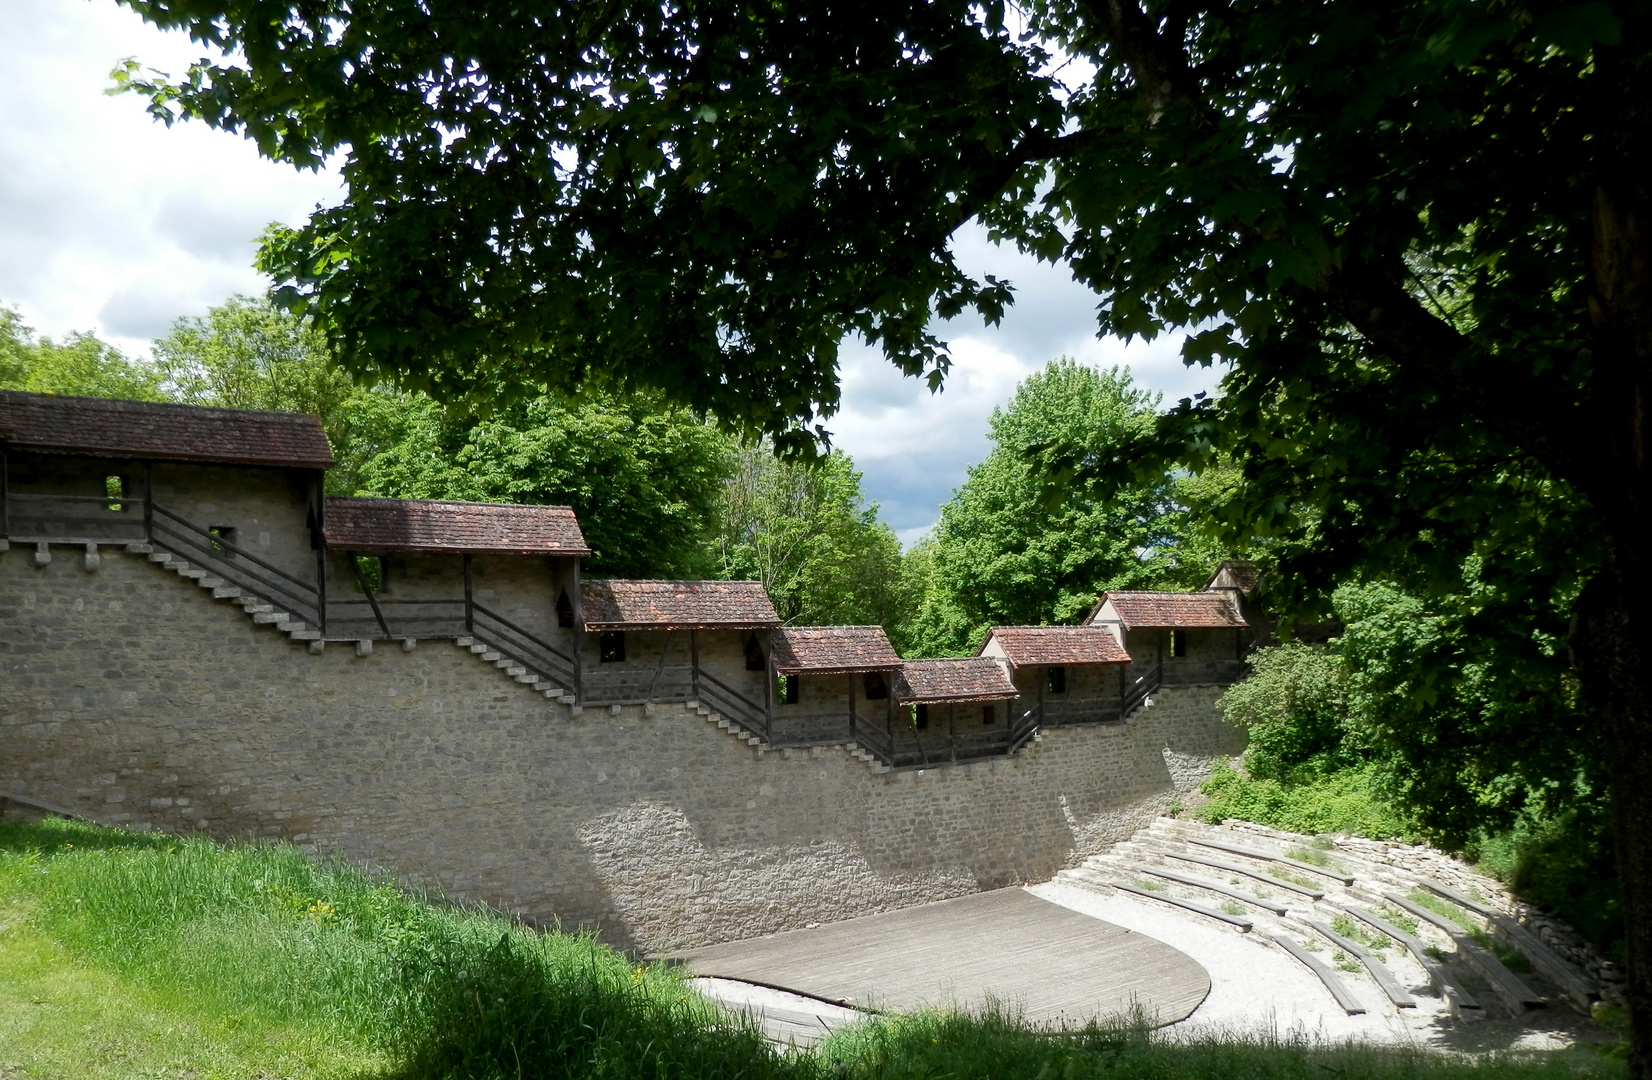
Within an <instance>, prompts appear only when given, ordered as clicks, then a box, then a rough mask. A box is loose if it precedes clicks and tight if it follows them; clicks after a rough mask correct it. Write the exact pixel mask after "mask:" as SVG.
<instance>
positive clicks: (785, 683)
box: [780, 675, 803, 705]
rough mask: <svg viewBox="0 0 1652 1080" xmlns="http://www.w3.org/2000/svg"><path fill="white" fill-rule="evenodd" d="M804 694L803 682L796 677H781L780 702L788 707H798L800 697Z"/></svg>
mask: <svg viewBox="0 0 1652 1080" xmlns="http://www.w3.org/2000/svg"><path fill="white" fill-rule="evenodd" d="M802 693H803V680H802V679H801V678H799V677H798V676H796V675H782V676H780V700H781V701H783V702H785V703H786V704H787V705H796V704H797V699H798V697H799V696H800V695H801V694H802Z"/></svg>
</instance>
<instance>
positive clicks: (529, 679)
mask: <svg viewBox="0 0 1652 1080" xmlns="http://www.w3.org/2000/svg"><path fill="white" fill-rule="evenodd" d="M511 678H513V679H515V680H516V681H517V682H519V683H521V684H522V685H523V686H530V685H532V684H533V683H536V682H538V681H539V680H538V679H536V678H534V676H532V675H529V674H528V673H527V672H526V671H524V672H522V674H520V675H512V676H511Z"/></svg>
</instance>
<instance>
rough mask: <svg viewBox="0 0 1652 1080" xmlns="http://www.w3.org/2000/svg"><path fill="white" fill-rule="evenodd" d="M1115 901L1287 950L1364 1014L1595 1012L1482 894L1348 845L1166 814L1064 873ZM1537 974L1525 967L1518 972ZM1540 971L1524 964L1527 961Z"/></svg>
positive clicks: (1571, 977) (1592, 990)
mask: <svg viewBox="0 0 1652 1080" xmlns="http://www.w3.org/2000/svg"><path fill="white" fill-rule="evenodd" d="M1057 880H1058V881H1061V882H1064V883H1067V884H1069V885H1074V886H1077V887H1080V888H1084V889H1088V890H1092V891H1095V892H1098V893H1101V894H1104V895H1105V894H1115V895H1122V896H1125V897H1128V898H1130V899H1131V900H1133V901H1136V902H1140V903H1146V904H1152V905H1155V906H1160V907H1165V908H1169V909H1172V910H1173V911H1174V912H1176V913H1177V914H1179V915H1182V916H1185V917H1186V918H1187V919H1190V920H1194V921H1197V922H1200V923H1203V924H1205V925H1208V926H1214V927H1219V928H1221V929H1223V930H1226V931H1229V932H1235V933H1241V934H1246V935H1248V936H1249V937H1250V938H1251V939H1252V940H1255V941H1256V942H1257V943H1258V944H1259V945H1261V946H1262V947H1266V948H1275V949H1282V950H1283V951H1285V952H1286V953H1288V954H1290V955H1291V956H1292V957H1293V958H1295V959H1296V960H1297V961H1299V962H1300V963H1302V964H1303V965H1304V966H1305V967H1307V968H1309V970H1310V971H1312V972H1313V973H1314V975H1315V976H1316V977H1317V978H1318V979H1319V981H1320V982H1321V983H1322V984H1323V985H1324V987H1325V989H1326V991H1327V992H1328V993H1329V994H1331V996H1332V997H1333V998H1334V999H1335V1000H1336V1002H1337V1004H1338V1005H1339V1006H1341V1007H1342V1008H1343V1009H1344V1010H1345V1011H1347V1012H1348V1013H1349V1014H1350V1015H1352V1014H1355V1013H1359V1012H1366V1011H1371V1010H1378V1011H1383V1012H1389V1013H1392V1012H1393V1011H1394V1010H1400V1009H1410V1008H1414V1007H1415V1006H1416V1001H1415V999H1414V998H1413V997H1412V996H1411V995H1412V994H1413V993H1423V994H1429V995H1431V996H1435V997H1438V998H1441V999H1443V1004H1444V1005H1445V1007H1446V1009H1447V1010H1448V1011H1449V1012H1450V1013H1451V1014H1452V1015H1454V1016H1457V1017H1459V1018H1462V1019H1476V1018H1478V1017H1481V1016H1484V1015H1486V1009H1487V1007H1488V1006H1496V1007H1498V1009H1499V1011H1500V1012H1502V1013H1506V1014H1508V1015H1510V1016H1519V1015H1521V1014H1522V1013H1524V1012H1526V1011H1527V1010H1529V1009H1533V1008H1539V1007H1542V1006H1544V1005H1547V1004H1549V1003H1550V1002H1551V1001H1555V1000H1563V1001H1565V1002H1567V1003H1569V1004H1571V1005H1572V1006H1573V1007H1575V1008H1577V1009H1578V1010H1579V1011H1581V1012H1584V1013H1585V1014H1587V1013H1588V1011H1589V1009H1590V1007H1591V1003H1592V1002H1593V1000H1594V999H1595V997H1597V996H1598V986H1595V985H1593V984H1592V983H1591V981H1590V980H1589V979H1588V978H1587V977H1586V976H1585V974H1584V973H1583V972H1582V971H1581V970H1580V969H1579V968H1577V967H1576V966H1575V965H1573V964H1571V963H1570V962H1569V961H1566V960H1565V959H1563V958H1561V957H1560V956H1559V955H1558V954H1556V953H1554V952H1553V951H1552V950H1550V949H1548V948H1547V946H1545V945H1544V944H1543V943H1542V942H1541V941H1539V940H1537V938H1536V937H1535V935H1532V934H1530V933H1529V932H1526V931H1524V930H1523V929H1522V928H1521V927H1519V926H1518V925H1517V924H1516V923H1515V922H1514V920H1513V919H1511V918H1509V917H1507V916H1506V914H1504V913H1502V912H1500V911H1498V910H1497V909H1496V908H1494V907H1493V906H1491V904H1490V903H1489V902H1488V901H1487V900H1485V899H1482V898H1475V897H1471V896H1467V895H1464V894H1463V893H1461V892H1458V891H1457V890H1455V889H1452V888H1451V887H1449V886H1447V885H1445V884H1443V883H1441V882H1439V881H1435V880H1432V879H1429V878H1426V877H1424V876H1422V875H1419V874H1415V873H1410V872H1408V871H1406V870H1404V869H1401V868H1399V867H1395V866H1391V865H1384V864H1382V863H1379V862H1376V861H1374V860H1372V859H1370V858H1367V857H1365V856H1364V855H1363V854H1362V853H1360V852H1358V851H1351V850H1347V849H1344V848H1339V847H1338V846H1337V845H1336V842H1335V841H1334V840H1330V841H1327V840H1322V839H1316V838H1314V837H1308V836H1300V835H1295V834H1289V833H1280V832H1275V831H1271V830H1270V831H1268V832H1267V834H1266V835H1261V834H1259V833H1258V832H1255V831H1251V830H1248V829H1247V830H1239V829H1235V828H1231V827H1228V826H1209V825H1203V824H1200V823H1197V822H1191V821H1181V820H1174V819H1170V818H1159V819H1158V820H1156V821H1155V822H1154V823H1153V824H1151V825H1149V826H1148V827H1147V828H1145V829H1142V830H1141V831H1139V832H1137V833H1136V834H1135V835H1134V836H1132V837H1131V838H1130V839H1129V840H1126V841H1123V842H1120V843H1118V844H1115V845H1113V847H1112V848H1111V849H1109V850H1108V851H1106V852H1104V853H1101V854H1098V855H1093V856H1091V857H1089V858H1087V859H1085V860H1084V862H1083V863H1082V864H1080V865H1079V866H1077V867H1074V868H1072V869H1069V870H1063V871H1062V872H1061V873H1060V874H1059V875H1057ZM1505 958H1507V959H1508V960H1509V961H1510V962H1511V963H1515V964H1516V966H1520V967H1522V968H1523V969H1525V968H1526V967H1527V965H1528V964H1529V970H1522V971H1521V972H1520V973H1516V972H1514V971H1511V970H1510V968H1509V965H1508V964H1506V963H1505V962H1504V959H1505ZM1522 960H1523V961H1525V962H1526V963H1521V962H1520V961H1522Z"/></svg>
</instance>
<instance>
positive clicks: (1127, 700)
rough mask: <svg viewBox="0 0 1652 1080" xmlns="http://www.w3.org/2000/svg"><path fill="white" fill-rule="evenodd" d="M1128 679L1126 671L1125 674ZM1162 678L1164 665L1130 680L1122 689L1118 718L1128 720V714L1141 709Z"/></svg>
mask: <svg viewBox="0 0 1652 1080" xmlns="http://www.w3.org/2000/svg"><path fill="white" fill-rule="evenodd" d="M1126 674H1127V677H1128V670H1127V672H1126ZM1163 676H1164V665H1163V664H1155V665H1153V667H1151V668H1149V669H1148V670H1146V671H1144V672H1142V673H1141V674H1140V675H1137V676H1136V677H1135V678H1134V679H1131V680H1130V681H1129V682H1128V683H1127V684H1126V685H1125V688H1124V697H1123V699H1122V700H1121V701H1120V702H1119V718H1120V719H1122V720H1128V719H1129V718H1130V714H1131V713H1133V712H1135V711H1136V710H1137V709H1139V708H1141V707H1142V705H1143V704H1145V703H1146V701H1147V698H1148V696H1149V695H1151V694H1152V693H1153V692H1154V691H1156V690H1158V688H1159V685H1160V681H1161V680H1162V678H1163Z"/></svg>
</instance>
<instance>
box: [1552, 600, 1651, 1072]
mask: <svg viewBox="0 0 1652 1080" xmlns="http://www.w3.org/2000/svg"><path fill="white" fill-rule="evenodd" d="M1641 591H1644V590H1633V589H1631V590H1626V589H1624V588H1623V587H1622V585H1621V579H1620V578H1619V577H1618V575H1617V574H1615V573H1613V572H1612V570H1611V569H1610V568H1609V569H1607V570H1605V571H1603V572H1602V573H1601V574H1599V575H1598V576H1597V577H1595V579H1594V580H1593V581H1591V582H1590V583H1589V584H1588V586H1587V587H1586V588H1585V589H1584V591H1583V595H1582V596H1581V597H1579V599H1578V602H1577V605H1576V606H1575V608H1574V610H1573V619H1572V632H1571V648H1572V660H1573V663H1574V664H1575V665H1576V666H1577V669H1578V673H1579V674H1580V675H1581V676H1582V678H1583V685H1584V688H1585V691H1586V693H1587V694H1588V697H1589V699H1590V702H1591V703H1592V704H1593V705H1594V706H1595V707H1596V708H1597V709H1598V710H1599V712H1600V715H1601V719H1602V721H1603V723H1604V724H1605V726H1606V736H1607V737H1606V745H1607V756H1608V760H1607V775H1608V776H1609V777H1610V779H1611V785H1612V823H1613V831H1614V834H1615V840H1616V844H1615V848H1616V857H1617V869H1618V882H1619V890H1620V896H1621V900H1622V904H1623V919H1624V933H1625V954H1626V959H1627V961H1628V971H1627V975H1628V979H1629V982H1628V987H1627V990H1628V994H1627V996H1628V1001H1629V1013H1630V1020H1631V1045H1630V1057H1629V1075H1630V1076H1631V1077H1632V1078H1633V1080H1652V1024H1649V1023H1648V1020H1652V827H1649V826H1652V710H1649V707H1648V706H1649V705H1652V693H1649V691H1652V686H1649V680H1648V678H1647V676H1648V674H1649V673H1652V663H1649V662H1648V658H1647V657H1646V655H1645V649H1644V647H1638V646H1643V645H1644V642H1639V643H1638V642H1637V641H1636V638H1637V636H1640V637H1643V638H1644V636H1645V635H1644V632H1643V633H1641V634H1639V635H1637V629H1638V628H1637V626H1636V620H1635V618H1634V612H1633V610H1632V608H1631V607H1630V603H1627V602H1626V601H1629V599H1630V596H1631V595H1633V594H1634V593H1636V592H1641ZM1640 611H1641V613H1642V618H1641V619H1640V620H1639V622H1640V624H1641V626H1642V627H1644V625H1645V623H1646V619H1645V612H1646V609H1645V607H1642V608H1641V609H1640Z"/></svg>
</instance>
